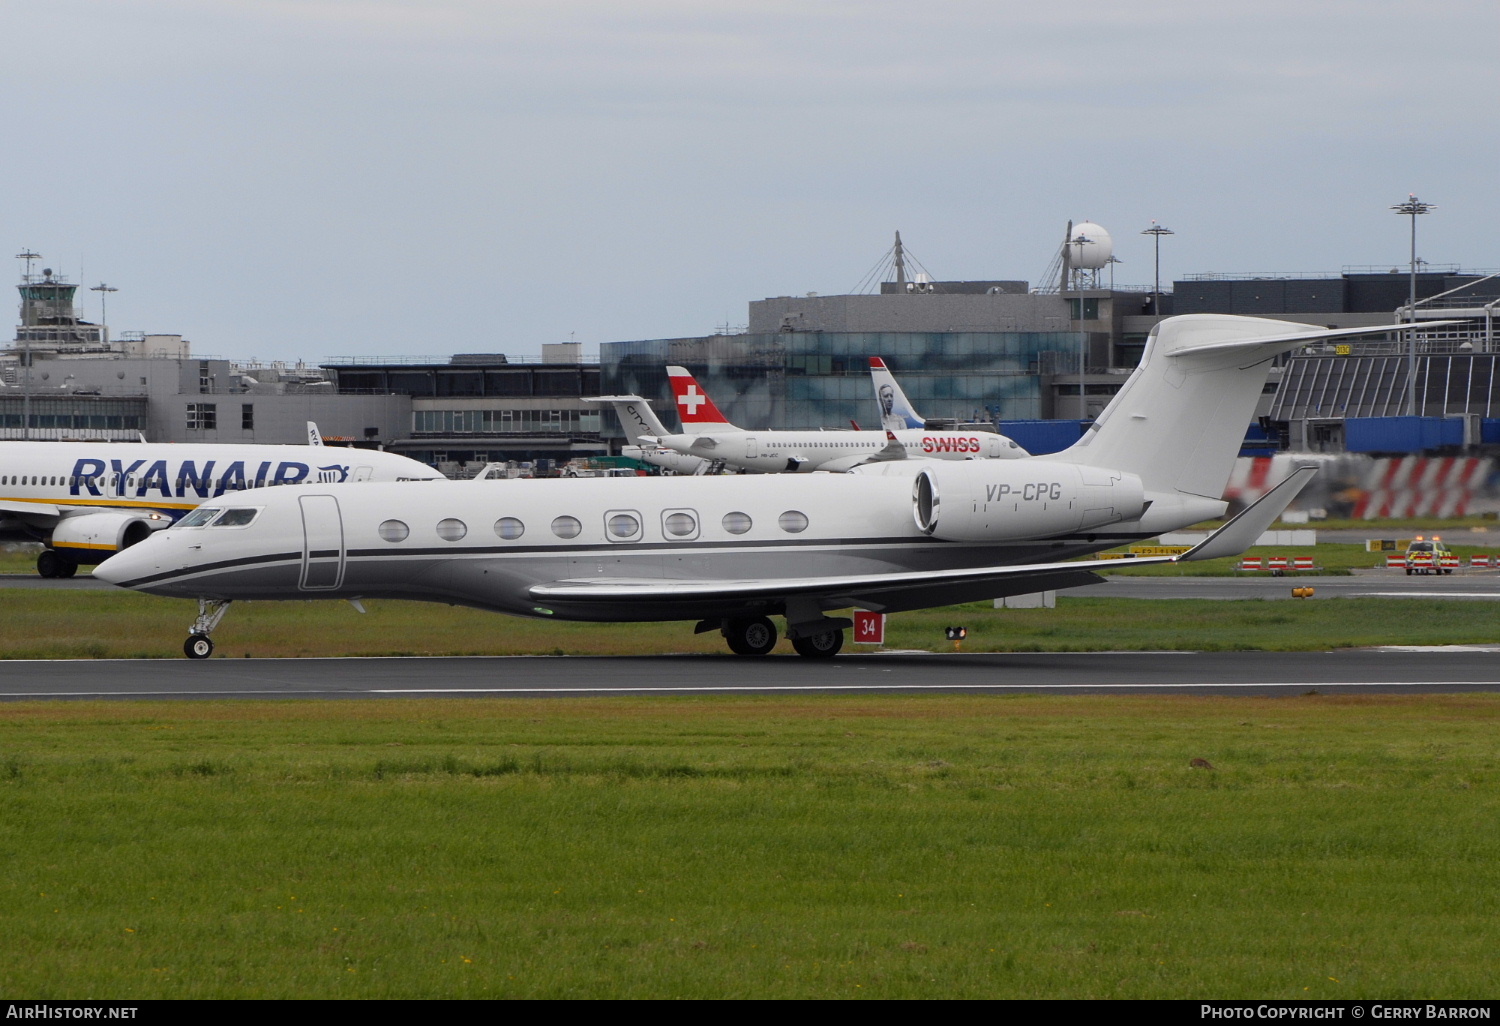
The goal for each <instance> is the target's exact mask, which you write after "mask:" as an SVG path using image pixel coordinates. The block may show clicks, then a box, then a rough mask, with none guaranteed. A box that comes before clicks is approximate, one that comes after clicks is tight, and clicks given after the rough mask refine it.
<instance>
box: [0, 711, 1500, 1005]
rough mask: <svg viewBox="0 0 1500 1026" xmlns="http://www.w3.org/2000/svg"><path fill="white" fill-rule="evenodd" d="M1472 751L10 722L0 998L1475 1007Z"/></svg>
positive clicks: (1490, 759)
mask: <svg viewBox="0 0 1500 1026" xmlns="http://www.w3.org/2000/svg"><path fill="white" fill-rule="evenodd" d="M1497 728H1500V699H1497V697H1496V696H1489V695H1465V696H1451V697H1424V698H1421V699H1407V698H1401V697H1380V698H1374V697H1371V698H1335V697H1306V696H1304V697H1302V698H1286V699H1239V698H1235V699H1191V698H1177V697H1172V698H1088V699H1081V698H1054V697H958V696H943V697H908V698H879V699H870V698H855V697H844V698H819V699H781V698H762V699H671V698H660V699H635V698H621V699H605V700H573V701H567V702H561V701H490V700H472V701H463V702H454V701H428V700H413V701H386V702H361V703H355V702H297V703H272V702H262V703H228V702H224V703H130V704H128V705H124V704H113V705H110V704H102V703H89V704H83V703H78V704H70V703H52V704H24V705H21V704H8V705H3V706H0V815H3V822H4V823H5V830H4V832H3V834H0V852H3V860H4V861H3V864H4V867H5V872H4V874H3V877H0V894H3V901H0V931H3V934H4V936H5V938H6V941H5V948H6V957H5V958H4V959H0V992H3V993H4V994H5V995H6V996H7V997H12V998H22V997H25V998H47V997H79V996H99V995H107V996H110V997H114V998H153V997H163V998H175V997H268V998H281V997H344V998H347V997H445V996H452V997H494V996H513V997H544V998H552V997H616V996H636V997H871V998H902V997H1060V996H1069V997H1180V998H1198V997H1210V996H1211V997H1265V998H1274V997H1281V998H1307V997H1312V998H1334V997H1337V998H1355V997H1366V998H1371V997H1379V998H1398V997H1410V998H1420V997H1427V998H1442V997H1450V998H1458V997H1481V996H1485V995H1488V994H1490V993H1492V992H1493V989H1494V981H1495V978H1496V973H1497V969H1500V966H1497V956H1496V953H1495V946H1494V922H1495V917H1496V915H1497V914H1500V862H1497V860H1496V857H1495V852H1496V850H1497V847H1500V806H1497V802H1496V785H1497V783H1500V750H1497V744H1496V737H1497ZM1194 759H1204V760H1207V761H1208V762H1209V763H1211V764H1212V767H1213V768H1211V769H1196V768H1192V767H1191V766H1190V762H1191V761H1192V760H1194Z"/></svg>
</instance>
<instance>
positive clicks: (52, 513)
mask: <svg viewBox="0 0 1500 1026" xmlns="http://www.w3.org/2000/svg"><path fill="white" fill-rule="evenodd" d="M0 513H11V514H14V515H16V516H29V517H59V516H62V510H60V509H58V508H57V507H56V506H54V505H52V504H51V503H49V502H16V501H15V500H14V499H0Z"/></svg>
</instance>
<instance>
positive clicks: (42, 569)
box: [36, 549, 62, 577]
mask: <svg viewBox="0 0 1500 1026" xmlns="http://www.w3.org/2000/svg"><path fill="white" fill-rule="evenodd" d="M36 572H37V573H38V574H39V575H41V576H42V577H61V576H62V557H61V556H59V555H58V554H57V553H55V552H53V551H52V550H51V549H43V550H42V554H41V555H39V556H37V557H36Z"/></svg>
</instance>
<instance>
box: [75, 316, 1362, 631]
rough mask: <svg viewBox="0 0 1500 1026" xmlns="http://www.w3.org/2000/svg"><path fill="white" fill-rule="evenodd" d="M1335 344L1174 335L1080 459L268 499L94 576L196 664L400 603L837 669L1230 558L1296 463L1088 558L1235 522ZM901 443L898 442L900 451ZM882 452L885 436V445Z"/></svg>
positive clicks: (202, 523) (1298, 478) (344, 491)
mask: <svg viewBox="0 0 1500 1026" xmlns="http://www.w3.org/2000/svg"><path fill="white" fill-rule="evenodd" d="M1387 330H1391V328H1389V327H1382V328H1378V329H1344V330H1338V331H1323V330H1319V329H1313V328H1310V327H1308V326H1307V325H1302V324H1294V323H1290V322H1278V321H1268V320H1261V319H1257V318H1249V317H1231V316H1189V317H1177V318H1171V319H1168V320H1166V321H1163V322H1162V323H1161V324H1160V325H1158V326H1157V328H1156V329H1155V331H1153V333H1152V335H1151V337H1150V338H1149V339H1148V341H1147V344H1146V350H1145V354H1144V356H1143V358H1142V361H1141V363H1140V365H1139V366H1138V367H1137V368H1136V370H1135V371H1134V372H1133V373H1132V375H1131V377H1130V379H1129V381H1128V382H1127V383H1126V385H1125V387H1124V388H1122V389H1121V391H1120V392H1119V394H1118V395H1116V396H1115V398H1114V401H1113V402H1111V404H1110V405H1109V407H1108V408H1107V409H1106V410H1105V411H1104V413H1103V414H1102V415H1101V416H1100V417H1099V419H1098V421H1097V422H1096V425H1095V427H1094V429H1093V430H1091V431H1090V432H1089V433H1088V435H1087V436H1085V437H1084V438H1083V439H1080V440H1079V442H1078V443H1077V444H1075V445H1074V446H1073V447H1071V448H1069V449H1067V450H1065V451H1063V452H1061V453H1057V454H1055V455H1052V456H1046V457H1027V458H1024V459H1017V460H1007V461H1002V460H968V461H959V462H939V461H934V460H914V459H889V460H881V461H876V462H870V463H867V464H866V465H864V466H861V467H859V468H857V469H856V470H855V471H854V472H852V473H848V474H818V475H811V476H806V477H792V476H772V477H760V478H751V477H742V476H735V477H717V476H703V477H675V478H621V479H601V480H593V479H574V480H567V479H562V480H545V481H534V482H529V483H528V484H527V486H526V487H525V488H517V489H515V490H514V491H513V492H510V493H508V494H507V495H506V496H505V501H504V502H503V503H497V502H496V498H495V496H494V495H493V494H492V490H491V489H481V488H475V487H473V486H472V485H468V484H454V483H444V482H437V483H433V484H430V485H424V486H422V487H420V488H414V487H410V486H400V485H379V484H377V485H365V486H362V487H359V488H357V489H352V488H346V487H345V486H338V485H334V486H329V487H326V488H314V489H309V488H302V489H292V488H266V489H257V490H252V491H246V492H241V493H237V494H234V495H232V496H230V495H226V496H224V497H222V498H221V499H218V500H215V501H212V502H208V503H205V504H204V505H202V506H200V507H199V508H198V509H197V510H195V511H194V512H193V513H192V514H191V515H189V516H188V517H186V518H184V519H183V520H182V521H181V522H180V524H178V525H177V526H176V527H174V528H172V529H170V530H166V531H161V532H158V533H156V534H154V535H152V536H151V537H149V538H147V539H146V540H145V541H143V542H142V543H140V544H138V545H136V546H134V547H133V548H130V549H126V550H125V551H123V552H121V553H119V554H118V555H116V556H114V557H112V558H111V559H109V560H108V561H106V562H105V563H104V564H102V565H101V566H100V567H99V569H98V570H97V571H96V576H98V577H101V578H103V579H105V580H108V581H111V582H113V583H116V584H118V585H120V586H122V587H127V588H133V589H136V590H139V591H146V592H152V593H155V594H160V595H170V596H178V597H184V598H190V599H197V600H198V603H199V612H198V618H197V620H196V621H194V623H193V626H192V634H191V636H190V637H189V639H188V643H187V645H186V646H185V648H186V650H187V652H188V654H189V655H194V656H198V657H202V656H206V655H208V654H209V653H210V652H211V651H212V648H213V645H212V642H211V640H210V638H209V634H210V632H211V631H212V630H213V629H214V627H215V625H216V624H218V623H219V620H220V618H221V617H222V616H223V613H224V610H225V608H226V607H227V603H229V602H231V601H233V600H237V599H308V598H341V599H353V600H358V599H365V598H404V599H422V600H426V601H433V602H449V603H455V604H462V605H468V606H474V607H477V608H482V609H490V610H494V611H497V612H504V613H511V614H514V615H517V616H529V617H540V618H552V619H571V620H592V621H611V622H625V621H648V620H692V621H695V622H696V627H695V628H694V629H695V630H696V631H699V632H703V631H719V632H721V633H722V634H723V635H724V637H725V639H726V641H727V642H728V645H729V647H730V649H731V650H732V651H734V652H736V653H738V654H743V655H762V654H765V653H767V652H769V651H770V650H771V648H772V647H773V646H774V645H775V643H776V639H777V628H776V625H775V624H774V623H773V622H772V621H771V620H770V619H769V618H770V617H772V616H780V617H784V618H785V627H784V631H785V634H786V636H787V637H788V638H790V639H791V641H792V645H793V647H794V648H795V649H796V650H797V652H798V653H799V654H801V655H805V656H829V655H832V654H834V653H836V652H837V651H839V649H840V647H841V646H842V644H843V639H844V631H845V629H846V628H847V627H848V626H849V625H850V623H851V621H850V620H849V619H848V618H847V617H845V616H842V615H837V613H838V611H840V610H845V609H848V608H849V607H851V606H852V607H857V608H859V609H864V610H872V611H877V612H899V611H902V610H909V609H920V608H925V607H930V606H940V605H950V604H953V603H957V602H972V601H977V600H982V599H990V598H998V597H1003V596H1010V595H1021V594H1027V593H1030V592H1038V591H1046V590H1053V589H1061V588H1073V587H1079V586H1083V585H1088V584H1096V583H1099V582H1101V581H1102V580H1104V578H1103V577H1102V576H1101V574H1103V573H1105V572H1107V571H1108V570H1110V569H1111V568H1117V567H1119V566H1121V565H1134V566H1139V565H1142V564H1149V563H1162V562H1181V561H1192V560H1199V559H1210V558H1217V557H1223V556H1232V555H1236V554H1238V553H1240V552H1242V551H1244V549H1245V548H1247V547H1249V546H1250V545H1252V544H1254V542H1255V541H1256V539H1257V538H1259V536H1260V533H1261V532H1262V531H1263V530H1265V528H1266V527H1267V526H1268V525H1269V524H1270V523H1271V522H1272V521H1273V520H1274V519H1275V518H1276V517H1277V516H1278V515H1279V514H1280V513H1281V511H1282V510H1283V509H1285V508H1286V506H1287V504H1288V503H1289V502H1290V501H1291V500H1292V499H1293V498H1294V497H1295V495H1296V494H1297V492H1298V491H1299V490H1300V489H1301V488H1302V486H1303V485H1305V484H1306V483H1307V481H1308V479H1309V478H1310V477H1311V476H1312V475H1313V474H1314V473H1315V470H1314V469H1313V468H1311V467H1300V468H1298V469H1296V470H1294V471H1293V473H1292V474H1291V475H1290V476H1289V477H1288V478H1287V479H1286V480H1285V481H1283V482H1282V483H1281V484H1279V485H1277V486H1276V487H1275V488H1273V489H1271V490H1270V491H1268V492H1267V493H1266V494H1265V495H1264V496H1263V497H1262V498H1261V499H1260V500H1259V501H1257V502H1256V503H1255V504H1254V505H1252V506H1250V507H1249V508H1247V509H1246V510H1244V511H1243V512H1241V513H1240V514H1239V515H1238V516H1236V517H1235V518H1234V519H1232V520H1230V521H1229V522H1228V523H1226V524H1225V525H1223V526H1222V527H1220V528H1219V529H1218V530H1217V531H1215V532H1214V533H1213V534H1211V535H1209V536H1208V538H1207V539H1206V540H1204V541H1203V542H1201V543H1200V544H1198V545H1197V546H1195V547H1194V548H1193V549H1191V550H1190V551H1188V552H1186V553H1184V554H1182V555H1180V556H1164V557H1140V558H1136V559H1134V560H1131V561H1128V562H1126V561H1121V560H1083V561H1077V560H1078V559H1079V557H1083V556H1087V555H1089V554H1091V553H1096V552H1100V551H1103V550H1105V549H1109V548H1113V547H1115V546H1119V545H1124V544H1128V543H1130V542H1135V541H1140V540H1143V539H1146V538H1149V537H1153V536H1155V535H1158V534H1160V533H1162V532H1164V531H1169V530H1176V529H1180V528H1183V527H1186V526H1188V525H1190V524H1193V523H1196V522H1198V521H1200V520H1203V519H1205V518H1208V517H1217V516H1221V515H1223V513H1224V512H1225V511H1226V509H1227V506H1226V504H1225V503H1224V501H1223V500H1222V499H1221V498H1220V495H1221V492H1222V489H1223V486H1224V482H1225V481H1226V480H1227V478H1228V476H1229V472H1230V468H1231V466H1232V464H1233V461H1234V459H1235V455H1236V453H1237V452H1238V447H1239V442H1240V438H1241V436H1242V435H1243V432H1244V429H1245V426H1246V425H1247V424H1248V422H1249V418H1250V416H1251V414H1252V413H1253V411H1254V406H1255V401H1256V397H1257V396H1258V395H1259V394H1260V391H1261V388H1262V386H1263V385H1264V382H1265V379H1266V371H1267V368H1268V367H1269V365H1270V361H1271V360H1272V359H1273V358H1274V357H1275V356H1276V355H1277V354H1279V353H1283V352H1286V351H1287V350H1289V349H1291V348H1293V347H1294V346H1298V345H1302V344H1305V343H1307V342H1310V341H1320V340H1324V339H1329V338H1338V337H1344V336H1349V335H1354V334H1359V333H1374V332H1379V331H1387ZM892 434H893V435H894V434H895V433H894V432H893V433H892ZM890 444H891V442H890V440H889V439H887V445H890Z"/></svg>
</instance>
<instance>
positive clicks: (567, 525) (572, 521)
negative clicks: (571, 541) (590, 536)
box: [552, 517, 583, 538]
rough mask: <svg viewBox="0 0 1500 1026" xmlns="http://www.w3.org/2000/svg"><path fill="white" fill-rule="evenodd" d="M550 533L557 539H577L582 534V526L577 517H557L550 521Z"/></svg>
mask: <svg viewBox="0 0 1500 1026" xmlns="http://www.w3.org/2000/svg"><path fill="white" fill-rule="evenodd" d="M552 533H553V534H555V535H557V536H558V537H559V538H577V537H578V536H579V535H580V534H581V533H583V525H582V524H580V523H579V522H578V518H577V517H558V518H557V519H556V520H554V521H552Z"/></svg>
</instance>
